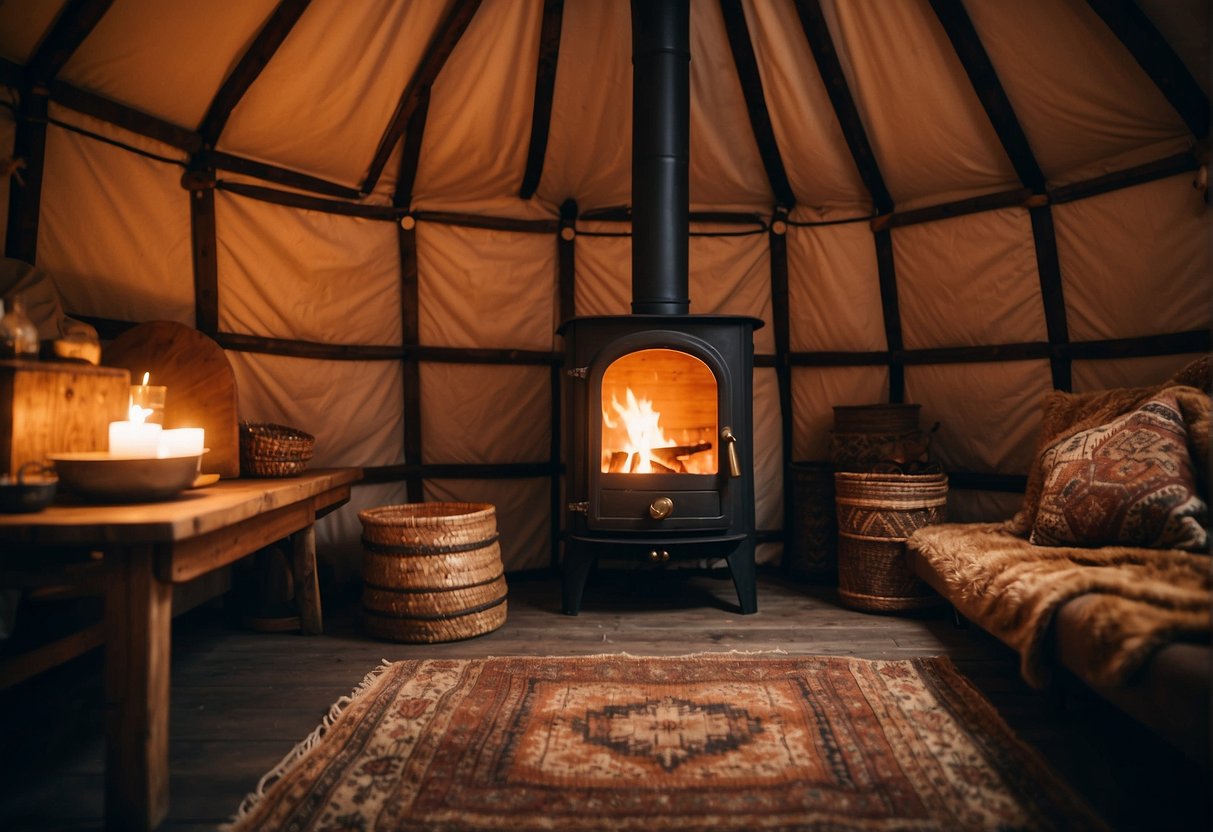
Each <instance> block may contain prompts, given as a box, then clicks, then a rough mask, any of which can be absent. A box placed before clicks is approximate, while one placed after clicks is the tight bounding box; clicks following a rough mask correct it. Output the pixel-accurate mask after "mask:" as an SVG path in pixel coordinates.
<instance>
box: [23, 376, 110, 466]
mask: <svg viewBox="0 0 1213 832" xmlns="http://www.w3.org/2000/svg"><path fill="white" fill-rule="evenodd" d="M130 383H131V382H130V373H129V372H128V371H126V370H121V369H117V368H114V367H94V366H92V365H91V364H74V363H68V362H57V361H22V360H4V361H0V474H4V473H8V474H13V473H16V471H17V469H18V468H20V467H21V466H22V465H24V464H25V463H27V462H32V461H41V460H44V459H46V457H47V454H52V453H61V452H66V451H104V450H106V449H107V447H108V444H109V433H108V431H109V423H110V422H114V421H118V420H120V419H125V418H126V416H127V409H128V407H129V398H130Z"/></svg>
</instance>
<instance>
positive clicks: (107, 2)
mask: <svg viewBox="0 0 1213 832" xmlns="http://www.w3.org/2000/svg"><path fill="white" fill-rule="evenodd" d="M113 1H114V0H69V2H68V3H67V5H66V6H65V7H64V8H63V11H61V12H60V13H59V17H58V18H57V19H56V20H55V23H54V25H53V26H51V29H50V31H49V32H48V33H47V35H46V37H45V38H43V40H42V43H40V44H38V49H37V50H36V51H35V52H34V54H33V55H32V56H31V57H30V59H29V61H28V62H27V63H26V65H25V77H26V79H27V80H29V81H30V82H31V83H44V82H46V81H49V80H50V79H51V78H54V77H55V76H56V75H58V74H59V70H61V69H63V65H64V64H66V63H67V62H68V60H70V59H71V57H72V55H73V54H74V53H75V51H76V50H77V49H78V48H79V47H80V44H82V43H84V39H85V38H86V37H88V35H89V32H91V31H93V27H95V26H96V25H97V24H98V23H99V22H100V21H101V18H102V17H103V16H104V15H105V13H106V12H107V11H109V7H110V6H111V5H113Z"/></svg>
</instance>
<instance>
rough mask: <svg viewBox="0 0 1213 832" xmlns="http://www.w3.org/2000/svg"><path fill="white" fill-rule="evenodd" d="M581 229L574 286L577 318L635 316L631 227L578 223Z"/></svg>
mask: <svg viewBox="0 0 1213 832" xmlns="http://www.w3.org/2000/svg"><path fill="white" fill-rule="evenodd" d="M577 229H578V235H577V243H576V245H577V248H576V281H575V285H574V289H575V292H576V300H575V305H576V307H577V314H578V315H629V314H631V312H632V237H631V227H630V226H628V225H626V224H624V223H606V222H597V223H578V226H577ZM595 234H602V235H605V236H594V235H595Z"/></svg>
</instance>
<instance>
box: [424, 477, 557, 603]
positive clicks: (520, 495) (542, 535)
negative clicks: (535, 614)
mask: <svg viewBox="0 0 1213 832" xmlns="http://www.w3.org/2000/svg"><path fill="white" fill-rule="evenodd" d="M425 499H427V500H434V501H439V500H441V501H448V502H469V503H491V504H492V505H493V506H494V507H495V508H496V510H497V511H496V514H497V530H498V533H499V534H500V535H501V537H500V538H499V542H500V544H501V560H502V563H503V564H504V565H505V569H506V572H517V571H521V570H524V569H547V568H548V567H549V566H551V548H552V547H551V526H550V523H551V481H550V480H548V479H547V478H535V479H521V480H514V479H511V480H426V481H425ZM553 600H555V599H553Z"/></svg>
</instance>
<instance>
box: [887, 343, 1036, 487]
mask: <svg viewBox="0 0 1213 832" xmlns="http://www.w3.org/2000/svg"><path fill="white" fill-rule="evenodd" d="M1052 389H1053V384H1052V376H1051V375H1050V373H1049V365H1048V362H1047V361H1009V362H1006V363H1000V364H992V363H984V364H933V365H922V366H911V367H906V401H908V402H917V403H918V404H921V405H922V410H921V411H920V424H921V425H922V427H923V428H924V429H928V430H929V429H930V428H931V427H932V426H934V425H935V423H936V422H938V423H939V429H938V430H937V431H936V432H935V435H934V437H933V439H932V442H931V458H932V459H933V460H935V461H937V462H939V463H940V464H942V465H943V467H944V468H945V470H950V469H958V470H962V471H980V472H998V473H1014V474H1022V473H1026V472H1027V470H1028V466H1029V463H1030V461H1031V458H1032V452H1033V450H1034V448H1035V443H1036V432H1037V430H1038V428H1039V426H1040V404H1041V399H1042V398H1043V397H1044V396H1045V394H1047V393H1048V392H1049V391H1050V390H1052Z"/></svg>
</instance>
